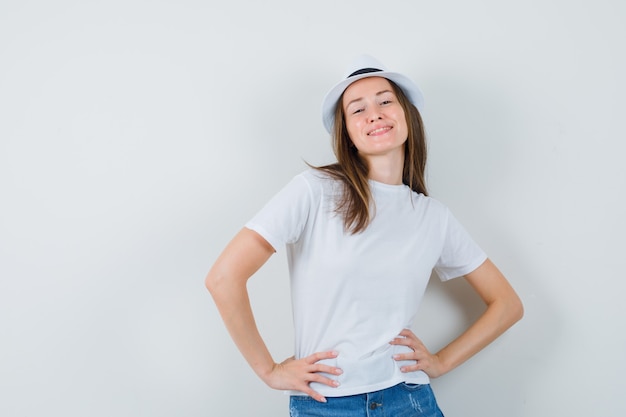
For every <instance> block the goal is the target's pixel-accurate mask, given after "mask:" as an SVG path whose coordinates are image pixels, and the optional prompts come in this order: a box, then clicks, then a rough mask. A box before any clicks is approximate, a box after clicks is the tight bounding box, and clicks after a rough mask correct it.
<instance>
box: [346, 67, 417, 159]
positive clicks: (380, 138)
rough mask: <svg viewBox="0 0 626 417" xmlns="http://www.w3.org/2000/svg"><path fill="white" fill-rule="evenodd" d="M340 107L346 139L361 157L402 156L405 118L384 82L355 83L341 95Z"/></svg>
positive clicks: (370, 78) (387, 82)
mask: <svg viewBox="0 0 626 417" xmlns="http://www.w3.org/2000/svg"><path fill="white" fill-rule="evenodd" d="M341 104H342V106H343V111H344V118H345V122H346V128H347V130H348V135H349V136H350V139H351V140H352V143H354V146H356V148H357V150H358V151H359V154H360V155H361V156H363V157H365V158H367V157H372V156H378V155H386V154H393V153H401V154H403V152H404V142H406V139H407V137H408V127H407V123H406V116H405V114H404V110H403V108H402V106H401V105H400V103H399V101H398V98H397V97H396V95H395V93H394V92H393V88H392V87H391V84H390V83H389V81H388V80H387V79H385V78H382V77H367V78H363V79H361V80H359V81H355V82H354V83H352V84H350V86H349V87H348V88H347V89H346V91H345V92H344V93H343V100H342V103H341Z"/></svg>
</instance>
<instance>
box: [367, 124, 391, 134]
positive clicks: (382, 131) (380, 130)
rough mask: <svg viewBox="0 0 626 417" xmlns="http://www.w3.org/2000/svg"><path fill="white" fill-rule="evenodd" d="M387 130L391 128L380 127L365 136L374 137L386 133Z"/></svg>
mask: <svg viewBox="0 0 626 417" xmlns="http://www.w3.org/2000/svg"><path fill="white" fill-rule="evenodd" d="M389 130H391V126H385V127H381V128H378V129H375V130H372V131H371V132H369V133H368V134H367V135H368V136H376V135H380V134H382V133H386V132H388V131H389Z"/></svg>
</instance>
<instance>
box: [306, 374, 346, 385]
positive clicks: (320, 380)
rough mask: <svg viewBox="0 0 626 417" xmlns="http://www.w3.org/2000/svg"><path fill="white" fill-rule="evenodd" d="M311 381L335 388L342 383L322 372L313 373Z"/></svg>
mask: <svg viewBox="0 0 626 417" xmlns="http://www.w3.org/2000/svg"><path fill="white" fill-rule="evenodd" d="M309 382H317V383H318V384H324V385H328V386H329V387H333V388H336V387H338V386H339V385H340V384H339V381H336V380H334V379H331V378H328V377H325V376H323V375H321V374H312V376H311V378H310V379H309Z"/></svg>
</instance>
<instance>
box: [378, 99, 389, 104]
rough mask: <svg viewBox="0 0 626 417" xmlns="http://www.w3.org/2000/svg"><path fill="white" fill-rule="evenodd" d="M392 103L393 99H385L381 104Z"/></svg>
mask: <svg viewBox="0 0 626 417" xmlns="http://www.w3.org/2000/svg"><path fill="white" fill-rule="evenodd" d="M389 103H391V100H383V101H382V102H381V103H380V104H389Z"/></svg>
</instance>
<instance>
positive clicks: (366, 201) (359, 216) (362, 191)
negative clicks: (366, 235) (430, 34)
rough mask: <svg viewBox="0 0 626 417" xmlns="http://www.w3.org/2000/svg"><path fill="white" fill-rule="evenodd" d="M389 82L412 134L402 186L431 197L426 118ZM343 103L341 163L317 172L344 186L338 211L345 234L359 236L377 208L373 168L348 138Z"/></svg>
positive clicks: (338, 133)
mask: <svg viewBox="0 0 626 417" xmlns="http://www.w3.org/2000/svg"><path fill="white" fill-rule="evenodd" d="M387 81H389V83H390V84H391V87H392V88H393V91H394V93H395V95H396V97H397V98H398V102H399V103H400V105H401V106H402V109H403V110H404V115H405V117H406V123H407V127H408V132H409V134H408V138H407V140H406V142H405V143H404V167H403V170H402V182H403V183H404V184H406V185H408V186H409V187H410V188H411V189H412V190H413V191H415V192H417V193H421V194H424V195H428V193H427V191H426V180H425V178H424V172H425V171H426V152H427V149H426V135H425V133H424V125H423V123H422V117H421V116H420V114H419V111H418V110H417V108H416V107H415V106H414V105H413V104H412V103H411V102H410V101H409V99H408V98H407V97H406V95H405V94H404V92H403V91H402V89H401V88H400V87H398V86H397V85H396V84H395V83H394V82H393V81H391V80H387ZM342 100H343V95H342V96H341V97H340V98H339V100H338V101H337V107H336V108H335V123H334V126H333V132H332V138H333V151H334V152H335V156H336V157H337V162H335V163H333V164H330V165H324V166H321V167H314V168H315V169H318V170H320V171H323V172H325V173H327V174H329V175H330V176H332V177H333V178H336V179H338V180H340V181H341V182H342V183H343V185H344V187H343V194H342V196H341V197H340V199H339V201H338V202H337V207H336V209H335V210H336V212H337V213H339V214H340V215H341V216H342V217H343V223H344V228H345V230H346V231H349V232H350V233H352V234H356V233H359V232H362V231H363V230H365V229H366V228H367V226H369V224H370V222H371V220H372V218H373V213H374V211H373V210H374V207H372V203H373V202H372V194H371V192H370V188H369V184H368V182H367V178H368V173H369V168H368V166H367V162H366V161H365V159H363V158H361V156H360V155H359V153H358V151H357V149H356V147H355V146H354V145H353V144H352V140H351V139H350V137H349V136H348V129H347V128H346V122H345V118H344V111H343V105H342Z"/></svg>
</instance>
